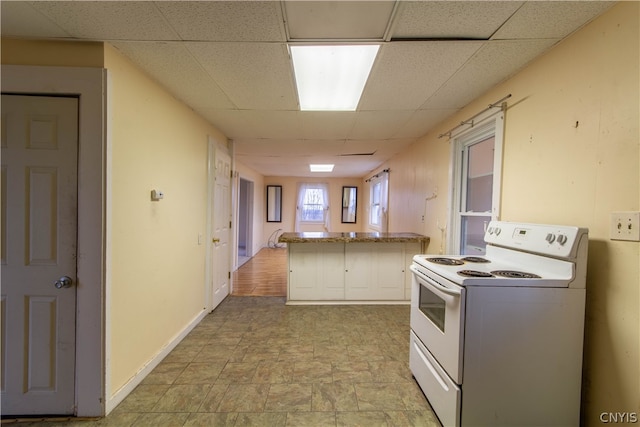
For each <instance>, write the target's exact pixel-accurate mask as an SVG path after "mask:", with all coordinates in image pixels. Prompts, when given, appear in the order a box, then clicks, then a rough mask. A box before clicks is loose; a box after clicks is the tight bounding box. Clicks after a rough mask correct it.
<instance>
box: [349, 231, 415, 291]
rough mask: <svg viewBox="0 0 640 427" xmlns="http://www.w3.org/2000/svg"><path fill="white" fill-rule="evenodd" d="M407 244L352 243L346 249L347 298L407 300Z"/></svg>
mask: <svg viewBox="0 0 640 427" xmlns="http://www.w3.org/2000/svg"><path fill="white" fill-rule="evenodd" d="M405 269H406V267H405V255H404V243H348V244H347V245H346V249H345V270H346V272H345V298H346V299H348V300H403V299H404V295H405V290H404V289H405Z"/></svg>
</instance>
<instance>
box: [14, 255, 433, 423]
mask: <svg viewBox="0 0 640 427" xmlns="http://www.w3.org/2000/svg"><path fill="white" fill-rule="evenodd" d="M245 267H246V268H245ZM237 274H238V277H237V279H234V280H237V281H238V283H242V284H243V285H242V286H238V288H237V291H238V292H239V293H243V292H246V293H248V294H252V293H253V295H258V294H259V293H261V292H263V293H264V294H267V293H269V292H272V293H278V292H280V293H282V294H284V293H285V292H286V250H282V249H268V250H262V251H261V252H260V253H259V254H258V256H256V257H254V259H252V260H251V261H250V262H248V263H247V264H245V266H243V267H242V268H241V269H239V270H238V272H237ZM408 337H409V306H407V305H338V306H335V305H311V306H287V305H285V298H284V297H283V296H275V297H274V296H236V295H231V296H228V297H227V298H226V299H225V300H224V301H223V302H222V303H221V304H220V305H219V306H218V307H217V308H216V309H215V310H214V311H213V312H211V313H210V314H209V315H207V316H206V317H205V318H204V319H203V320H202V322H200V324H198V325H197V326H196V327H195V328H194V329H193V331H191V333H190V334H189V335H188V336H187V337H186V338H185V339H184V340H183V341H182V342H181V343H180V344H179V345H178V346H177V347H176V348H175V349H174V350H173V351H172V352H171V353H169V355H168V356H167V357H166V358H165V359H164V360H163V361H162V362H161V363H160V364H159V365H158V366H157V367H156V368H155V369H154V370H153V371H152V372H151V373H150V374H149V375H148V376H147V377H146V378H145V379H144V380H143V381H142V383H141V384H140V385H138V387H136V388H135V389H134V391H133V392H132V393H131V394H130V395H129V396H128V397H127V398H125V400H124V401H122V403H121V404H120V405H119V406H118V407H116V408H115V409H114V410H113V411H112V412H111V414H110V415H109V416H107V417H106V418H103V419H99V420H83V421H80V420H76V421H54V420H52V421H50V422H44V421H40V422H29V423H20V424H19V425H20V426H46V427H52V426H77V427H98V426H117V427H123V426H155V427H164V426H169V427H173V426H242V427H245V426H261V427H262V426H264V427H278V426H282V427H285V426H286V427H289V426H310V427H321V426H331V427H338V426H364V425H366V426H371V427H375V426H419V427H438V426H440V423H439V422H438V420H437V418H436V417H435V415H434V414H433V412H432V410H431V408H430V406H429V404H428V402H427V401H426V399H425V397H424V395H423V394H422V392H421V390H420V389H419V387H418V386H417V384H416V382H415V381H414V380H413V378H412V376H411V372H410V371H409V367H408V361H409V338H408Z"/></svg>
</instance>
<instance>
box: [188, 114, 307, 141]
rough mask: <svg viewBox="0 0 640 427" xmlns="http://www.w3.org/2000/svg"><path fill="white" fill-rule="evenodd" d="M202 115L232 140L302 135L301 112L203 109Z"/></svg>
mask: <svg viewBox="0 0 640 427" xmlns="http://www.w3.org/2000/svg"><path fill="white" fill-rule="evenodd" d="M200 113H201V114H202V115H203V116H204V117H206V118H207V119H209V120H211V121H212V123H214V124H216V127H218V128H219V129H220V130H221V131H222V132H224V134H225V135H227V137H229V138H232V139H238V138H257V139H260V138H269V139H288V138H297V137H298V136H299V135H300V134H301V130H300V129H301V127H302V121H301V119H300V114H301V113H300V112H299V111H269V110H213V109H202V110H201V111H200Z"/></svg>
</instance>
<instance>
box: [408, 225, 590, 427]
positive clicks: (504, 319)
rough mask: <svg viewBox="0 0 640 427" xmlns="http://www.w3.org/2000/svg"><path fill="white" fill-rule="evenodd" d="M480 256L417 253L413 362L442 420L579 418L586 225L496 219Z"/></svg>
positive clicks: (541, 422) (522, 422)
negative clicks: (575, 225)
mask: <svg viewBox="0 0 640 427" xmlns="http://www.w3.org/2000/svg"><path fill="white" fill-rule="evenodd" d="M485 241H486V242H487V249H486V254H485V255H484V256H481V257H478V256H472V257H467V256H461V255H457V256H435V255H416V256H415V257H414V258H413V264H412V265H411V267H410V269H411V271H412V273H413V279H412V282H413V283H412V294H411V337H410V339H411V344H410V345H411V351H410V367H411V371H412V373H413V375H414V377H415V379H416V381H417V382H418V384H419V385H420V387H421V388H422V390H423V392H424V393H425V396H426V397H427V399H428V400H429V402H430V404H431V406H432V407H433V409H434V411H435V412H436V415H437V416H438V418H439V419H440V421H441V422H442V423H443V425H444V426H511V427H512V426H526V425H531V426H534V425H535V426H547V425H548V426H552V425H553V426H557V425H563V426H573V425H575V426H577V425H579V420H580V390H581V378H582V348H583V334H584V307H585V295H586V289H585V283H586V267H587V247H588V230H587V229H584V228H579V227H569V226H557V225H545V224H525V223H513V222H499V221H492V222H491V223H490V224H489V226H488V228H487V231H486V233H485Z"/></svg>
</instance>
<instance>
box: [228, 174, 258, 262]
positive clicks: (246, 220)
mask: <svg viewBox="0 0 640 427" xmlns="http://www.w3.org/2000/svg"><path fill="white" fill-rule="evenodd" d="M235 178H236V179H235V180H234V187H235V188H237V191H235V193H236V197H234V206H235V213H234V215H235V220H234V221H233V223H234V224H235V225H236V226H235V227H233V228H234V235H235V243H234V258H233V259H234V265H233V270H234V271H235V270H237V269H238V267H239V262H238V258H239V256H240V255H239V252H240V251H239V244H240V230H241V229H242V228H245V231H246V239H245V242H244V243H245V245H246V247H245V251H246V252H245V256H247V257H252V256H253V208H254V206H253V204H254V203H253V197H254V191H255V189H254V187H255V182H253V181H252V180H251V179H249V178H245V177H243V176H242V174H238V175H237V176H236V177H235ZM242 181H244V182H245V183H246V190H247V191H246V193H245V192H243V191H242ZM243 198H244V201H243ZM243 203H244V204H245V208H246V215H244V217H242V218H241V217H240V208H241V206H242V204H243Z"/></svg>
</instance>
